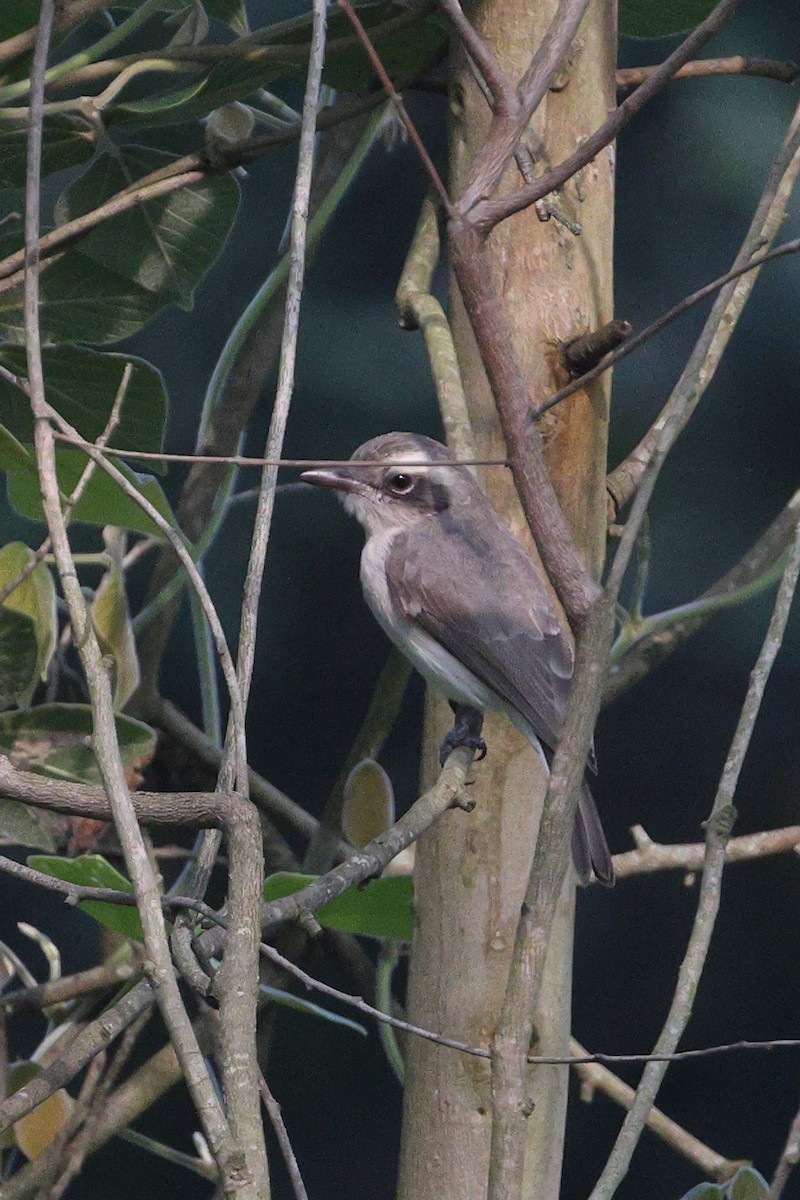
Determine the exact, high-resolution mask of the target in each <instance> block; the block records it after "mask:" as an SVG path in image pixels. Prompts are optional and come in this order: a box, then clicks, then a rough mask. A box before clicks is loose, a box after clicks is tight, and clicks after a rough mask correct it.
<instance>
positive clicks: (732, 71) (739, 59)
mask: <svg viewBox="0 0 800 1200" xmlns="http://www.w3.org/2000/svg"><path fill="white" fill-rule="evenodd" d="M655 70H656V68H655V67H621V68H619V69H618V70H617V87H618V88H629V87H636V86H637V85H638V84H640V83H644V81H645V79H649V77H650V76H651V75H652V74H653V72H654V71H655ZM798 71H800V68H798V66H797V63H793V62H776V61H775V59H772V58H745V57H743V56H742V55H741V54H734V55H733V56H732V57H731V58H698V59H697V60H696V61H695V62H688V63H685V64H684V65H683V66H682V67H681V69H680V70H679V71H676V72H675V74H674V75H673V76H672V78H673V79H701V78H703V77H704V76H707V75H757V76H760V77H761V78H762V79H776V80H777V81H778V82H779V83H794V81H795V79H797V75H798Z"/></svg>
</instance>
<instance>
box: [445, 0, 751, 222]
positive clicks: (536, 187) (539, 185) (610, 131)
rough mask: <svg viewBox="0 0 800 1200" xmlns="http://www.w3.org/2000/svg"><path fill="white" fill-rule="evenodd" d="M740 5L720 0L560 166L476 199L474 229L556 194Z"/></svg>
mask: <svg viewBox="0 0 800 1200" xmlns="http://www.w3.org/2000/svg"><path fill="white" fill-rule="evenodd" d="M740 3H741V0H720V3H719V4H717V5H716V7H715V8H714V9H712V11H711V12H710V13H709V15H708V16H707V17H706V19H705V21H701V23H700V24H699V25H698V26H697V27H696V28H695V29H693V30H692V32H691V33H690V34H689V36H688V37H687V38H686V39H685V41H683V42H682V43H681V45H680V46H679V47H678V48H677V50H675V51H673V53H672V54H670V56H669V58H667V59H665V60H664V62H663V63H661V64H660V66H658V67H657V68H656V69H655V71H654V72H653V74H652V75H651V76H650V77H649V79H646V80H645V82H644V83H642V84H641V85H640V86H639V87H638V88H637V89H636V91H635V92H633V93H632V95H630V96H628V98H627V99H626V100H623V102H622V104H620V105H619V107H618V108H615V109H614V111H613V113H612V114H611V116H610V117H609V119H608V120H607V121H606V122H605V123H604V124H603V125H601V126H600V128H599V129H597V130H595V132H594V133H593V134H591V136H590V137H588V138H587V139H586V140H585V141H584V142H582V143H581V145H580V146H579V147H578V149H577V150H576V151H575V152H574V153H573V154H571V155H570V156H569V158H567V159H565V160H564V162H562V163H560V164H559V166H557V167H553V168H552V169H551V170H549V171H545V173H544V174H543V175H541V176H539V178H538V179H536V180H535V181H534V182H533V183H531V184H529V185H527V186H526V187H523V188H520V189H519V191H517V192H514V193H513V194H511V195H509V196H503V197H501V198H499V199H496V200H491V199H480V198H479V197H478V196H476V197H475V200H473V201H472V202H471V204H470V206H469V208H468V209H466V208H465V209H464V210H463V211H464V212H465V213H466V215H468V216H469V220H470V224H471V226H472V228H473V229H475V230H476V231H477V232H478V233H480V234H482V235H484V236H485V235H486V234H488V233H489V231H490V230H491V229H493V228H494V226H495V225H498V224H499V223H500V222H501V221H504V220H505V219H506V218H507V217H510V216H512V215H513V214H514V213H516V212H521V211H522V209H523V208H527V207H528V206H529V205H530V204H533V203H534V202H535V201H536V200H541V198H542V197H543V196H546V195H547V194H548V192H552V191H555V189H556V188H558V187H561V185H562V184H564V183H566V181H567V180H568V179H571V178H572V176H573V175H575V174H577V172H578V171H580V170H581V169H582V168H583V167H585V166H587V165H588V163H590V162H591V161H592V159H593V158H595V157H596V156H597V155H598V154H599V153H600V151H601V150H602V149H603V148H604V147H605V146H608V145H609V144H610V143H611V142H613V140H614V138H615V137H616V136H617V134H619V133H620V132H621V130H623V129H624V128H625V126H626V125H627V124H628V122H629V121H631V120H632V119H633V117H635V116H636V114H637V113H638V112H640V111H641V109H642V108H644V106H645V104H647V103H648V101H650V100H652V98H653V96H655V95H656V94H657V93H658V92H659V91H660V90H661V89H662V88H663V87H665V86H666V84H667V83H668V82H669V81H670V80H671V79H672V78H673V76H674V75H675V73H676V71H678V70H679V69H680V68H681V67H682V66H683V65H684V63H686V62H688V61H689V59H691V58H692V57H693V55H695V54H696V53H697V51H698V50H700V49H702V47H703V46H705V44H706V42H708V41H709V40H710V39H711V38H712V37H713V36H714V34H715V33H716V32H717V31H718V30H719V29H720V28H721V26H722V25H723V24H724V23H725V21H727V19H728V17H729V16H731V14H732V13H733V12H734V10H735V9H736V8H738V6H739V4H740Z"/></svg>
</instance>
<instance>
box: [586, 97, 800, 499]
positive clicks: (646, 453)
mask: <svg viewBox="0 0 800 1200" xmlns="http://www.w3.org/2000/svg"><path fill="white" fill-rule="evenodd" d="M642 86H643V87H644V86H646V85H644V84H643V85H642ZM798 171H800V105H798V107H797V108H796V109H795V112H794V115H793V117H792V120H791V122H790V124H789V129H788V132H787V134H786V137H785V138H784V141H783V145H782V146H781V149H780V152H779V154H778V156H777V158H776V159H775V162H774V163H773V165H772V169H771V170H770V173H769V177H768V179H767V182H766V184H765V187H764V191H763V192H762V195H761V199H760V200H759V202H758V207H757V208H756V211H755V214H754V216H753V220H752V221H751V223H750V228H749V229H748V231H747V235H746V236H745V239H744V241H743V242H742V245H741V248H740V250H739V253H738V254H737V256H736V259H735V261H734V264H733V267H734V270H736V269H738V268H739V267H745V266H747V265H748V264H749V262H750V260H751V258H752V257H753V255H754V254H755V253H756V252H758V251H760V250H761V249H762V247H763V246H764V244H765V243H766V244H767V245H769V244H770V243H771V242H772V240H773V238H774V237H775V235H776V233H777V232H778V230H779V229H780V227H781V225H782V223H783V220H784V218H785V216H786V206H787V203H788V201H789V197H790V196H791V194H792V189H793V188H794V184H795V181H796V179H797V173H798ZM757 277H758V275H757V272H754V271H750V272H748V273H746V274H743V275H742V277H741V279H739V280H738V281H734V282H731V283H730V284H728V285H726V287H725V288H724V289H723V290H722V291H721V292H720V294H719V296H718V297H717V299H716V301H715V303H714V306H713V308H712V310H711V312H710V314H709V317H708V320H707V321H706V323H705V325H704V327H703V332H702V333H701V335H700V337H699V338H698V340H697V342H696V344H695V347H694V350H693V351H692V354H691V355H690V357H689V361H688V362H687V363H686V366H685V367H684V369H683V371H682V372H681V377H680V379H679V380H678V382H677V384H676V385H675V387H674V388H673V391H672V395H671V396H670V398H669V400H668V401H667V403H666V404H665V406H664V408H663V409H662V410H661V412H660V413H659V415H658V417H657V418H656V420H655V422H654V423H653V425H652V426H651V427H650V429H649V430H648V431H647V433H646V434H645V436H644V438H643V439H642V440H641V442H640V443H639V445H638V446H637V447H636V448H635V449H634V450H632V451H631V453H630V454H629V455H628V456H627V458H626V459H625V460H624V462H622V463H620V464H619V466H618V467H616V468H615V469H614V470H613V471H612V472H611V474H610V475H609V477H608V488H609V491H610V492H611V494H612V496H613V497H614V500H615V503H616V504H617V508H618V509H619V508H621V507H622V505H623V504H624V503H625V502H626V500H627V499H628V498H629V497H630V496H631V495H632V494H633V492H634V491H635V490H636V488H637V487H638V486H639V483H640V481H641V479H642V475H643V473H644V471H645V469H646V466H647V463H648V462H649V461H650V459H651V456H652V453H653V449H654V447H655V445H656V443H657V442H658V441H659V439H660V438H661V435H662V433H663V431H664V430H665V429H666V428H667V427H671V429H672V432H671V434H670V440H671V442H674V441H675V440H676V439H677V438H678V436H679V435H680V433H681V431H682V430H683V429H684V427H685V426H686V423H687V422H688V420H689V419H690V417H691V415H692V413H693V412H694V410H695V408H696V407H697V404H698V403H699V401H700V399H701V398H702V396H703V395H704V393H705V390H706V388H707V387H708V385H709V383H710V382H711V380H712V379H713V377H714V373H715V371H716V368H717V365H718V363H719V360H720V358H721V357H722V354H723V352H724V350H725V347H726V346H727V344H728V341H729V339H730V337H731V335H732V333H733V331H734V329H735V328H736V324H737V322H738V319H739V317H740V315H741V313H742V310H743V308H744V306H745V304H746V303H747V300H748V299H749V297H750V293H751V291H752V289H753V286H754V284H755V282H756V279H757Z"/></svg>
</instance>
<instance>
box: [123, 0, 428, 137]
mask: <svg viewBox="0 0 800 1200" xmlns="http://www.w3.org/2000/svg"><path fill="white" fill-rule="evenodd" d="M356 8H357V12H358V14H359V16H360V18H361V21H362V22H363V24H364V26H365V27H366V28H367V29H369V30H371V31H372V32H373V33H374V35H375V40H376V43H377V46H378V50H379V52H380V56H381V61H382V62H383V63H384V65H385V67H386V69H387V70H388V72H389V74H390V75H391V76H393V77H395V78H396V77H397V76H401V75H402V76H409V75H416V74H419V73H420V72H421V71H422V70H424V68H425V67H426V66H427V65H428V64H429V63H431V62H432V61H433V60H434V59H435V58H436V56H437V55H438V54H439V52H440V50H441V49H442V47H443V46H445V45H446V44H447V41H448V38H449V36H450V33H449V27H448V25H447V23H446V21H445V20H444V19H443V18H442V17H441V15H440V14H439V13H428V14H426V15H424V16H420V17H417V18H416V19H414V20H413V21H409V22H405V21H403V22H402V23H401V25H400V28H399V29H391V30H390V31H389V32H383V31H380V30H378V29H377V27H378V26H383V25H385V24H386V23H387V22H391V21H395V20H396V19H397V18H404V17H406V16H408V8H407V6H406V5H404V4H402V3H400V2H399V0H381V2H380V3H377V4H373V3H369V4H360V5H357V6H356ZM311 28H312V20H311V15H310V14H304V15H303V16H301V17H297V18H293V19H292V20H289V21H282V22H280V23H279V24H276V25H273V26H271V27H270V28H269V29H267V30H263V31H262V32H261V34H260V36H259V43H260V44H264V45H272V46H293V47H295V48H296V49H297V58H296V59H294V60H292V61H284V62H279V61H276V60H275V59H267V58H263V59H255V60H254V61H253V60H252V55H251V57H250V59H249V60H245V59H244V58H241V59H233V58H231V59H226V60H225V61H224V62H219V63H217V64H216V65H215V66H213V67H211V68H210V70H207V71H205V72H203V73H202V75H200V76H199V77H198V78H196V79H194V80H193V82H192V83H190V84H189V85H188V86H187V85H186V84H183V85H182V86H181V88H180V89H173V88H169V89H168V90H167V91H165V92H163V93H162V95H161V96H160V97H159V96H157V97H155V98H148V100H147V101H146V102H141V101H133V102H122V103H119V104H112V105H109V106H108V108H106V109H105V111H104V117H105V119H106V120H107V121H108V122H109V123H110V124H111V123H122V124H125V125H132V124H141V123H142V116H143V114H145V109H144V107H143V104H144V103H146V104H147V105H148V108H147V110H146V115H148V117H149V120H148V124H152V123H153V122H154V121H157V122H158V123H160V124H173V123H176V122H182V121H190V120H195V119H197V118H199V117H204V116H207V114H208V113H210V112H212V111H213V110H214V109H216V108H220V107H222V106H223V105H225V104H231V103H233V101H235V100H244V99H246V98H247V97H248V96H252V95H253V94H254V93H256V92H257V91H258V90H259V89H260V88H264V87H268V86H269V85H270V84H272V83H273V82H274V81H275V80H276V79H281V78H284V77H286V76H287V75H298V76H302V77H305V74H306V70H307V55H308V50H309V46H310V43H311ZM340 39H348V41H349V43H350V44H349V45H347V46H345V47H343V48H338V47H337V46H336V45H331V43H335V42H336V41H338V40H340ZM259 43H255V44H254V45H253V46H251V47H250V49H254V50H257V49H258V44H259ZM328 43H329V52H328V54H327V56H326V61H325V69H324V71H323V81H324V82H325V83H326V84H328V85H329V86H330V87H333V88H338V89H340V90H346V91H361V90H363V89H365V88H367V87H369V86H370V85H371V84H372V82H373V80H374V71H373V68H372V66H371V64H370V62H369V59H368V58H367V56H366V55H365V53H364V50H363V47H362V46H361V45H360V44H359V43H358V41H357V40H356V39H355V38H354V35H353V29H352V26H351V25H350V22H349V21H348V19H347V18H346V16H345V15H344V13H342V12H339V11H338V10H335V9H332V10H331V11H330V13H329V16H328ZM179 93H181V96H180V99H179V100H178V102H177V103H176V99H175V98H176V97H178V95H179Z"/></svg>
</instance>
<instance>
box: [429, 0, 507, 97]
mask: <svg viewBox="0 0 800 1200" xmlns="http://www.w3.org/2000/svg"><path fill="white" fill-rule="evenodd" d="M438 3H439V7H440V8H441V10H442V12H444V13H445V14H446V15H447V16H448V17H449V19H450V20H451V21H452V23H453V26H454V27H455V29H456V32H457V33H458V36H459V38H460V39H461V41H462V42H463V44H464V47H465V49H466V51H467V53H468V54H469V56H470V58H471V59H472V61H473V63H474V64H475V66H476V67H477V69H478V70H479V71H480V74H481V77H482V79H483V82H484V83H485V85H486V88H487V91H488V92H489V95H490V97H491V101H492V111H493V112H494V115H495V116H496V117H505V116H508V115H510V113H512V112H516V111H517V108H518V101H517V94H516V92H515V91H514V89H513V87H512V86H511V84H510V83H509V81H508V79H507V78H506V76H505V73H504V72H503V70H502V69H501V67H500V64H499V63H498V61H497V59H496V58H495V57H494V55H493V54H492V52H491V51H490V50H489V47H488V46H487V45H486V43H485V42H484V41H483V39H482V38H481V37H479V35H478V33H477V32H476V30H475V27H474V25H472V24H471V23H470V22H469V21H468V20H467V18H466V17H465V15H464V10H463V8H462V7H461V5H460V4H459V0H438Z"/></svg>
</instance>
